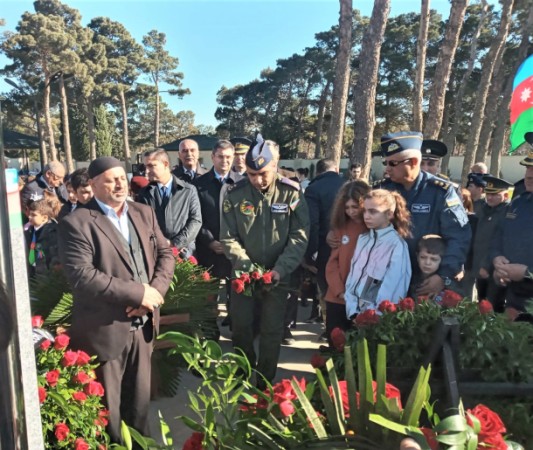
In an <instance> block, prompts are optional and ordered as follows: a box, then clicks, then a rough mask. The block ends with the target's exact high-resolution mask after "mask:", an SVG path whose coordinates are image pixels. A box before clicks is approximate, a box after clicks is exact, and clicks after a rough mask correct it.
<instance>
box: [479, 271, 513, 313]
mask: <svg viewBox="0 0 533 450" xmlns="http://www.w3.org/2000/svg"><path fill="white" fill-rule="evenodd" d="M476 289H477V298H478V300H479V301H481V300H488V301H489V302H491V303H492V307H493V308H494V311H495V312H498V313H502V312H504V310H505V292H506V290H507V288H506V287H504V286H498V285H497V284H496V282H495V281H494V279H493V278H492V276H490V277H489V278H478V279H476Z"/></svg>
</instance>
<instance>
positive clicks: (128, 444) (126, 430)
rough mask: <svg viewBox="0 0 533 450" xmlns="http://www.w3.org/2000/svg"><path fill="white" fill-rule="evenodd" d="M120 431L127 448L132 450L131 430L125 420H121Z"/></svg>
mask: <svg viewBox="0 0 533 450" xmlns="http://www.w3.org/2000/svg"><path fill="white" fill-rule="evenodd" d="M120 433H121V435H122V440H123V441H124V444H126V448H127V449H128V450H132V448H133V442H132V440H131V434H130V430H129V428H128V426H127V425H126V422H124V421H121V422H120Z"/></svg>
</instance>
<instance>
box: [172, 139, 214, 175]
mask: <svg viewBox="0 0 533 450" xmlns="http://www.w3.org/2000/svg"><path fill="white" fill-rule="evenodd" d="M199 157H200V150H199V149H198V143H197V142H196V141H194V140H192V139H184V140H183V141H181V142H180V145H179V151H178V158H179V159H180V162H179V164H178V165H177V166H176V167H174V170H173V171H172V174H173V175H174V176H176V177H177V178H179V179H180V180H183V181H186V182H187V183H191V182H192V181H193V180H194V179H195V178H198V177H199V176H201V175H203V174H205V173H206V172H207V171H206V170H205V169H204V168H203V167H202V166H201V165H200V163H199V162H198V159H199Z"/></svg>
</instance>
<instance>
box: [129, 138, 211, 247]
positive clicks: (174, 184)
mask: <svg viewBox="0 0 533 450" xmlns="http://www.w3.org/2000/svg"><path fill="white" fill-rule="evenodd" d="M144 165H145V167H146V176H147V177H148V180H150V184H149V185H148V186H146V187H144V188H143V189H141V190H140V191H139V193H138V195H137V198H136V200H137V201H138V202H140V203H144V204H145V205H149V206H151V207H152V208H153V209H154V211H155V215H156V217H157V222H158V223H159V227H160V228H161V231H162V232H163V234H164V235H165V237H166V238H167V240H168V243H169V244H170V245H171V246H173V247H176V248H177V249H178V250H179V251H180V252H181V253H182V254H183V256H185V257H187V256H190V255H191V254H192V253H193V251H194V247H195V246H194V241H195V239H196V236H197V234H198V231H200V227H201V226H202V213H201V210H200V200H199V199H198V193H197V192H196V188H195V187H194V186H192V185H191V184H189V183H186V182H185V181H183V180H179V179H178V178H176V177H175V176H172V173H171V172H170V159H169V157H168V154H167V152H166V151H165V150H163V149H161V148H156V149H154V150H149V151H147V152H146V153H145V154H144Z"/></svg>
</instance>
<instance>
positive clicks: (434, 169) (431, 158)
mask: <svg viewBox="0 0 533 450" xmlns="http://www.w3.org/2000/svg"><path fill="white" fill-rule="evenodd" d="M421 151H422V162H421V163H420V168H421V169H422V170H423V171H424V172H428V173H430V174H431V175H435V176H436V177H439V178H444V179H445V180H447V179H448V177H447V176H446V175H444V174H443V173H439V172H440V162H441V160H442V158H444V157H445V156H446V154H447V153H448V147H446V144H445V143H444V142H441V141H436V140H434V139H424V140H423V141H422V148H421Z"/></svg>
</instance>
